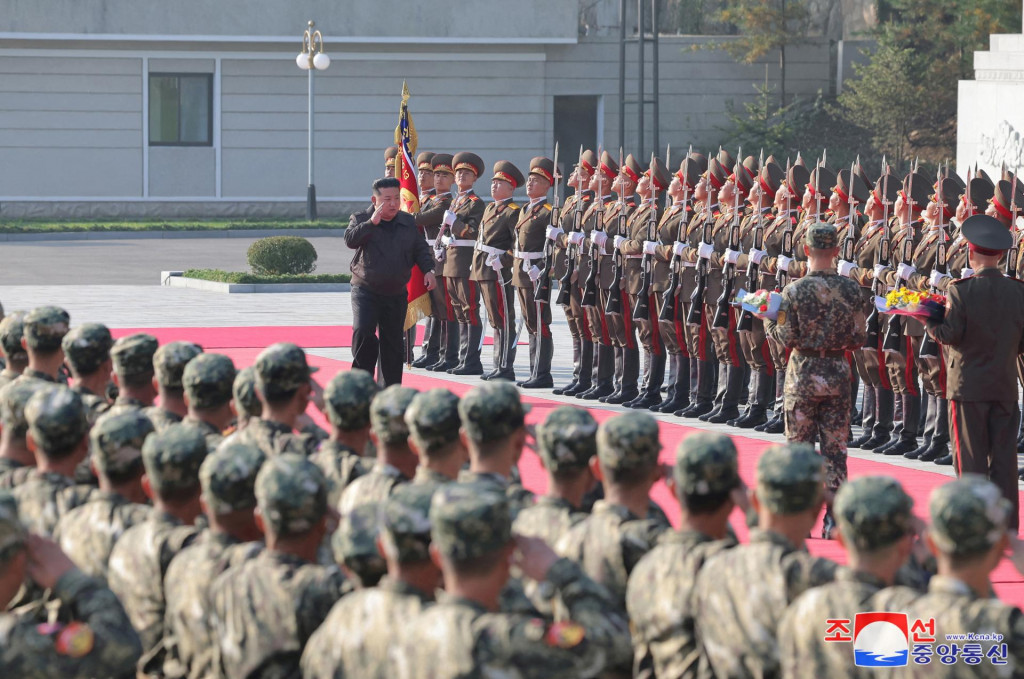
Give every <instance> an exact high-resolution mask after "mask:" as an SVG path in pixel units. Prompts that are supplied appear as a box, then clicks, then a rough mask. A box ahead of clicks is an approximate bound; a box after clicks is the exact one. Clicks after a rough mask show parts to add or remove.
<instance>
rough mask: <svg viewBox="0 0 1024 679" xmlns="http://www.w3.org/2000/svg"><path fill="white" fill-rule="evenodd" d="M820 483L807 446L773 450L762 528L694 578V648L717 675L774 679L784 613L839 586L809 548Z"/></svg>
mask: <svg viewBox="0 0 1024 679" xmlns="http://www.w3.org/2000/svg"><path fill="white" fill-rule="evenodd" d="M788 381H789V380H788V379H787V382H788ZM823 480H824V470H823V468H822V460H821V457H819V456H818V455H817V454H816V453H815V452H814V449H813V448H812V447H811V446H808V445H802V444H790V445H785V446H784V445H774V446H769V447H768V448H767V449H765V451H764V452H763V453H762V454H761V458H760V459H759V460H758V461H757V485H756V487H755V490H754V495H753V505H754V509H755V510H756V511H757V514H758V525H759V526H761V527H762V528H754V529H751V531H750V542H749V544H746V545H741V546H739V547H735V548H733V549H726V550H724V551H722V552H720V553H718V554H716V555H714V556H712V557H711V558H709V559H708V560H707V562H706V563H705V564H704V567H703V568H702V569H701V571H700V574H699V575H698V576H697V584H696V587H695V591H696V606H695V612H696V616H695V618H696V621H697V643H698V645H699V646H700V647H701V648H702V649H703V652H704V654H705V655H706V658H707V660H708V661H709V662H710V665H711V671H712V672H713V674H714V676H728V677H738V678H744V677H766V676H777V675H778V672H779V648H778V642H777V639H776V634H777V631H778V629H777V627H778V623H779V619H780V618H781V617H782V614H783V612H784V611H785V609H786V607H787V606H789V604H790V603H791V602H792V601H793V600H794V599H795V598H796V597H797V596H799V595H800V594H802V593H803V592H804V591H806V590H807V589H809V588H811V587H817V586H819V585H823V584H825V583H828V582H831V581H832V580H833V579H834V577H835V572H836V568H837V566H836V564H835V563H834V562H832V561H829V560H827V559H822V558H818V557H814V556H811V555H810V553H808V552H807V550H806V548H805V540H806V539H807V534H808V532H809V531H810V529H811V527H812V526H814V524H815V522H816V521H817V519H818V515H819V514H820V513H821V506H822V503H823V502H824V499H825V494H824V485H823ZM751 601H756V602H757V605H756V606H751V605H750V602H751Z"/></svg>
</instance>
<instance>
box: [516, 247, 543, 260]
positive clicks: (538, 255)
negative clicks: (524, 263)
mask: <svg viewBox="0 0 1024 679" xmlns="http://www.w3.org/2000/svg"><path fill="white" fill-rule="evenodd" d="M512 256H513V257H515V258H516V259H525V260H528V261H532V260H534V259H542V258H543V257H544V253H543V252H520V251H519V250H516V251H515V252H513V253H512Z"/></svg>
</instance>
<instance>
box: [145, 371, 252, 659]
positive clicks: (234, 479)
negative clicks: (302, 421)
mask: <svg viewBox="0 0 1024 679" xmlns="http://www.w3.org/2000/svg"><path fill="white" fill-rule="evenodd" d="M206 356H213V354H206ZM190 365H191V364H190ZM187 372H188V369H186V373H187ZM228 384H229V385H230V380H229V381H228ZM265 459H266V458H265V456H264V455H263V451H261V450H260V449H259V448H255V447H253V446H249V445H245V444H241V443H239V444H234V445H230V444H229V445H226V446H223V447H222V448H220V449H218V450H217V451H216V452H214V453H211V454H210V455H209V456H208V457H207V458H206V459H205V460H204V461H203V464H202V466H201V467H200V468H199V480H200V483H201V484H202V487H203V499H204V500H205V502H206V506H207V511H209V512H213V513H214V514H228V513H231V512H236V511H242V510H246V509H248V510H251V509H253V508H254V507H255V506H256V495H255V491H254V486H255V484H256V474H257V472H258V471H259V469H260V466H261V465H262V464H263V462H264V460H265ZM262 548H263V543H262V542H247V543H242V542H240V541H239V540H238V539H236V538H235V537H234V536H232V535H230V534H229V533H225V532H223V531H220V530H207V531H204V532H203V533H202V535H200V536H199V539H197V540H196V541H195V543H194V544H193V545H192V546H190V547H188V548H186V549H183V550H182V551H181V553H180V554H178V555H177V556H176V557H174V559H173V560H172V561H171V565H170V566H168V568H167V577H165V578H164V590H165V595H166V600H167V612H166V615H165V618H164V620H165V622H164V629H165V635H166V636H165V646H167V647H168V657H167V659H166V661H165V662H164V674H165V675H166V676H168V677H174V676H182V677H190V678H191V679H202V678H203V677H207V676H209V673H210V672H211V671H212V663H213V639H212V638H211V636H210V633H211V629H210V619H209V611H210V585H211V584H212V583H213V581H214V579H216V578H217V576H219V575H220V574H221V573H223V572H224V571H226V570H227V569H228V568H231V567H232V566H236V565H238V564H241V563H243V562H245V561H247V560H249V559H251V558H253V557H254V556H256V554H258V553H259V552H260V550H261V549H262Z"/></svg>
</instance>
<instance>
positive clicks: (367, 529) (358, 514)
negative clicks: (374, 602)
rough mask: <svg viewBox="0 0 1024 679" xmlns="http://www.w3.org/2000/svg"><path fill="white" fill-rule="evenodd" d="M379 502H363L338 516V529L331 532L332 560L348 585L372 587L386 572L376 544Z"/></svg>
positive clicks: (385, 566)
mask: <svg viewBox="0 0 1024 679" xmlns="http://www.w3.org/2000/svg"><path fill="white" fill-rule="evenodd" d="M380 512H381V504H380V503H378V502H365V503H363V504H361V505H357V506H356V507H353V508H352V511H350V512H349V513H348V514H345V515H344V516H342V517H341V521H339V522H338V529H337V530H336V531H334V534H333V535H332V536H331V551H332V553H333V554H334V561H335V563H337V564H338V566H339V567H340V568H341V571H342V572H343V573H344V574H345V577H346V578H348V580H349V583H350V584H351V585H352V587H354V588H357V589H361V588H368V587H376V586H377V583H378V582H380V579H381V578H382V577H384V575H385V574H386V573H387V572H388V569H387V564H385V563H384V557H383V555H381V553H380V550H379V549H378V548H377V536H378V535H379V533H380V530H379V522H378V519H379V517H380Z"/></svg>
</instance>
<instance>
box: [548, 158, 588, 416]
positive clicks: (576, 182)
mask: <svg viewBox="0 0 1024 679" xmlns="http://www.w3.org/2000/svg"><path fill="white" fill-rule="evenodd" d="M596 168H597V156H596V155H595V154H594V152H593V151H583V152H582V153H581V154H580V159H579V162H578V163H577V164H576V167H575V168H574V169H573V171H572V174H570V175H569V180H568V182H567V185H568V186H571V187H573V188H574V189H576V193H574V194H573V195H571V196H569V198H568V199H567V200H566V201H565V205H564V206H563V207H562V217H561V220H562V221H561V224H560V225H559V226H560V227H561V228H560V229H559V230H558V231H556V230H555V229H554V228H552V229H549V230H548V238H550V239H552V240H553V241H554V246H555V247H554V254H553V256H552V258H553V260H554V265H553V270H552V272H551V278H552V280H558V281H562V282H560V284H559V297H562V288H563V287H567V288H568V292H569V294H568V299H567V302H566V303H565V304H562V310H563V311H564V312H565V320H566V322H567V323H568V325H569V335H570V336H571V337H572V365H573V370H572V381H571V382H569V384H567V385H566V386H564V387H559V388H558V389H555V390H554V391H553V392H552V393H554V394H555V395H557V396H561V395H565V396H575V395H576V394H578V393H581V392H584V391H586V390H587V389H590V387H591V383H590V366H591V364H592V363H593V361H594V339H593V337H591V335H590V326H588V325H587V319H586V316H585V315H584V313H583V307H582V306H581V304H580V289H579V286H577V285H575V284H574V283H573V282H572V281H567V280H566V275H567V274H568V273H569V272H570V271H571V272H572V277H573V279H575V277H577V276H579V271H578V270H577V269H576V261H577V260H578V257H573V260H572V261H571V262H570V261H569V254H570V253H572V254H575V251H576V248H577V247H578V246H575V245H573V246H572V247H571V248H570V245H569V237H570V235H571V234H572V231H573V228H574V225H575V224H576V221H577V220H579V221H580V228H582V220H583V215H584V214H586V212H587V210H589V209H590V204H591V202H592V201H593V200H594V192H593V191H591V190H590V178H591V177H592V176H593V174H594V170H595V169H596ZM556 169H557V168H556ZM570 267H572V268H570ZM584 368H585V369H584Z"/></svg>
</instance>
